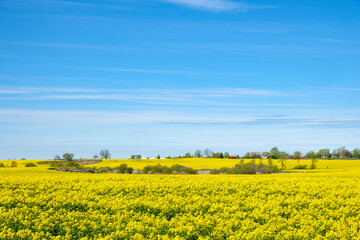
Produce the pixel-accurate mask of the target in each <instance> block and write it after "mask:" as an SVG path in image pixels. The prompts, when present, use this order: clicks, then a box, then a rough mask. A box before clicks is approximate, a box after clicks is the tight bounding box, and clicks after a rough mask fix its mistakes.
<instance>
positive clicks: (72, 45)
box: [0, 41, 134, 50]
mask: <svg viewBox="0 0 360 240" xmlns="http://www.w3.org/2000/svg"><path fill="white" fill-rule="evenodd" d="M0 44H6V45H19V46H34V47H54V48H79V49H99V50H130V49H131V50H132V49H134V48H127V47H120V46H109V45H95V44H76V43H58V42H14V41H13V42H10V41H0Z"/></svg>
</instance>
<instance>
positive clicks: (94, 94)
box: [0, 86, 282, 105]
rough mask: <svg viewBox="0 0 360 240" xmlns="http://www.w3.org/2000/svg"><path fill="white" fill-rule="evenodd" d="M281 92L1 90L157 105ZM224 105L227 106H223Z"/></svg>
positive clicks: (12, 94) (26, 96)
mask: <svg viewBox="0 0 360 240" xmlns="http://www.w3.org/2000/svg"><path fill="white" fill-rule="evenodd" d="M281 95H282V92H279V91H273V90H263V89H248V88H222V89H216V90H215V89H182V90H179V89H152V88H144V89H101V88H99V89H87V88H53V87H4V86H3V87H1V86H0V99H3V100H90V99H92V100H118V101H131V100H139V101H145V102H149V103H158V104H201V103H203V104H204V103H208V104H214V105H221V104H222V103H223V100H226V99H227V100H233V99H237V98H239V97H241V96H254V97H255V96H281ZM225 104H227V103H225Z"/></svg>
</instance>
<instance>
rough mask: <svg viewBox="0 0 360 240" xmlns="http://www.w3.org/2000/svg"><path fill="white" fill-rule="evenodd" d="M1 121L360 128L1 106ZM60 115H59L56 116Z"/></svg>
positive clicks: (350, 122) (345, 121)
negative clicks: (2, 107) (4, 107)
mask: <svg viewBox="0 0 360 240" xmlns="http://www.w3.org/2000/svg"><path fill="white" fill-rule="evenodd" d="M0 116H1V118H0V119H1V120H0V122H9V123H22V124H24V123H26V124H40V123H43V122H44V123H48V124H65V125H66V124H69V123H71V124H72V125H77V124H82V125H83V124H86V125H102V124H104V125H106V124H160V125H195V126H196V125H229V126H231V125H239V126H264V127H268V126H281V127H290V128H291V127H295V128H297V127H311V128H321V129H323V128H340V129H341V128H360V119H359V118H325V117H296V116H279V117H255V116H251V115H242V114H229V115H226V116H224V115H221V114H215V115H211V116H208V115H207V116H206V115H203V114H196V113H193V114H183V113H181V112H176V111H131V112H118V111H85V110H82V111H75V110H26V109H0ZM56 116H62V118H60V119H59V118H56Z"/></svg>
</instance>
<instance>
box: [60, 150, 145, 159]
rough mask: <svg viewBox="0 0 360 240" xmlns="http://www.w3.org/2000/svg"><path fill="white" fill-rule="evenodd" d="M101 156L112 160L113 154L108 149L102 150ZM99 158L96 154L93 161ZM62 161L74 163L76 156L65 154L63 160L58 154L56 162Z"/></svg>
mask: <svg viewBox="0 0 360 240" xmlns="http://www.w3.org/2000/svg"><path fill="white" fill-rule="evenodd" d="M99 155H100V158H101V159H110V157H111V153H110V151H109V150H108V149H103V150H101V151H100V153H99ZM139 156H140V155H139ZM98 158H99V156H98V155H96V154H95V155H94V156H93V159H98ZM140 158H141V156H140ZM61 159H63V160H66V161H72V160H74V154H73V153H64V154H63V156H62V158H61V157H60V155H58V154H56V155H55V157H54V160H61Z"/></svg>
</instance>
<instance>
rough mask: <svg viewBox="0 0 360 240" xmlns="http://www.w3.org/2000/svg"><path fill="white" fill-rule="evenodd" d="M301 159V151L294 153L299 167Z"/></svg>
mask: <svg viewBox="0 0 360 240" xmlns="http://www.w3.org/2000/svg"><path fill="white" fill-rule="evenodd" d="M300 157H301V152H300V151H295V152H294V158H295V159H297V160H298V166H300Z"/></svg>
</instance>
